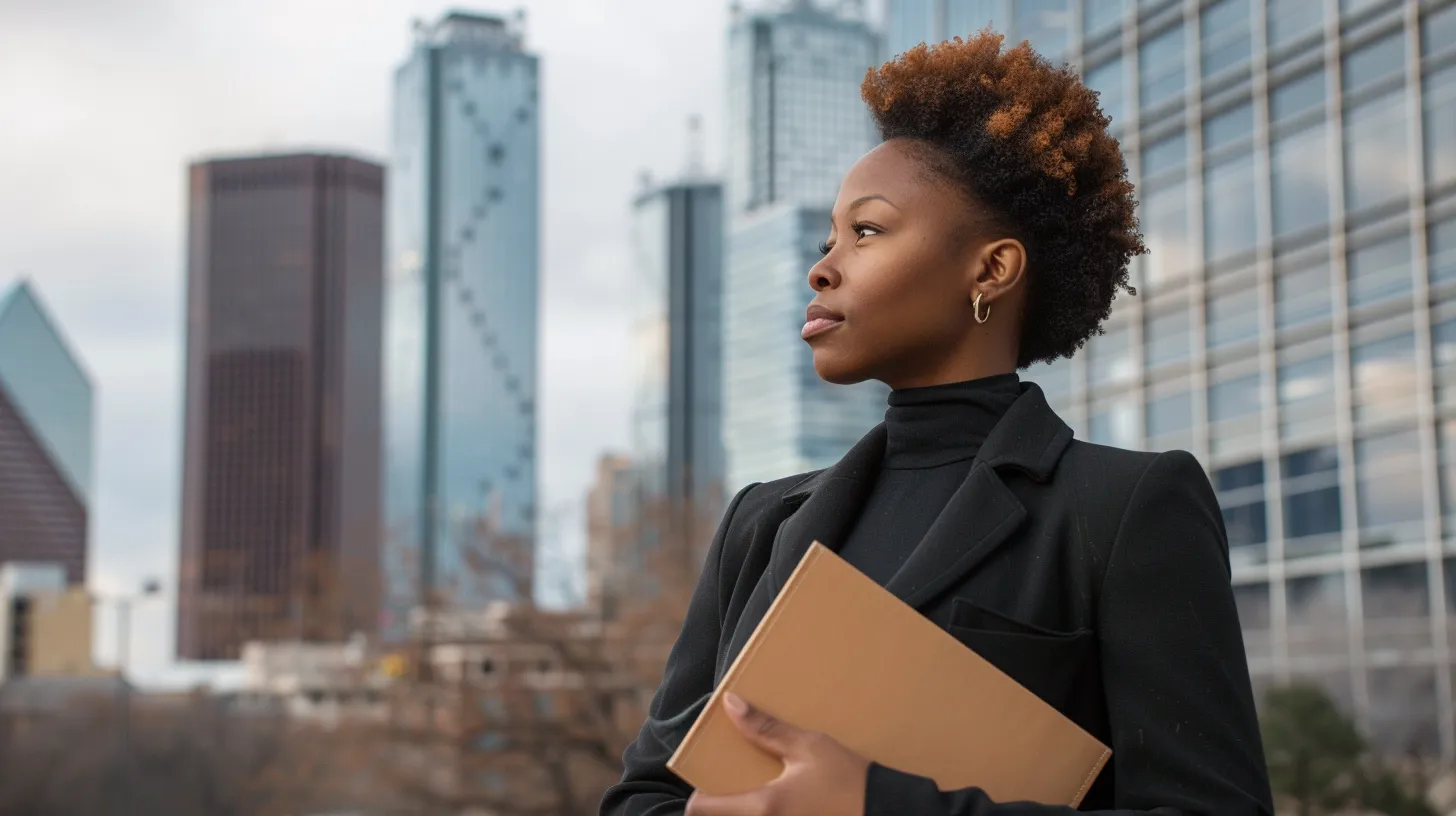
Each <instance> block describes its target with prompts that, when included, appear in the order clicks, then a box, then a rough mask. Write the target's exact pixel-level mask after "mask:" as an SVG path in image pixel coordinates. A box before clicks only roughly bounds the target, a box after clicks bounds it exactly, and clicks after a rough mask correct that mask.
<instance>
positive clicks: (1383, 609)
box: [1360, 561, 1431, 652]
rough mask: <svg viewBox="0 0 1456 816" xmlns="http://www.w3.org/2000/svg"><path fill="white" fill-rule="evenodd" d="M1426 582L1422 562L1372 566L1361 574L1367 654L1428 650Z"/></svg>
mask: <svg viewBox="0 0 1456 816" xmlns="http://www.w3.org/2000/svg"><path fill="white" fill-rule="evenodd" d="M1428 580H1429V579H1428V575H1427V570H1426V564H1425V562H1424V561H1417V562H1414V563H1408V564H1391V565H1388V566H1382V567H1371V568H1368V569H1366V570H1364V571H1363V572H1361V574H1360V594H1361V599H1360V600H1361V603H1362V605H1363V607H1364V613H1365V614H1364V617H1365V649H1366V651H1369V652H1378V651H1382V650H1385V649H1398V650H1401V651H1405V650H1410V649H1428V648H1430V646H1431V590H1430V584H1429V583H1428Z"/></svg>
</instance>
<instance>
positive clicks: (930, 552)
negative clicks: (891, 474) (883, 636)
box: [885, 462, 1026, 609]
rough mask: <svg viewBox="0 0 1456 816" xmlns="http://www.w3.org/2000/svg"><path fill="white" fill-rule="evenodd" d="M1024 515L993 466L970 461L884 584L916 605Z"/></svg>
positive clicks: (981, 556) (961, 573)
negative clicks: (961, 479) (958, 483)
mask: <svg viewBox="0 0 1456 816" xmlns="http://www.w3.org/2000/svg"><path fill="white" fill-rule="evenodd" d="M1025 520H1026V508H1024V507H1022V505H1021V501H1020V500H1018V499H1017V498H1016V494H1014V493H1012V492H1011V491H1010V489H1008V488H1007V487H1006V485H1005V484H1004V483H1003V482H1002V481H1001V477H1000V476H998V475H996V471H995V470H994V469H992V468H991V467H990V466H988V465H987V464H986V463H984V462H976V464H975V465H974V466H972V467H971V472H970V474H969V475H968V476H966V480H965V481H964V482H962V483H961V486H960V488H959V489H958V490H956V492H955V494H954V495H952V496H951V499H950V501H949V502H948V503H947V504H946V506H945V509H944V510H942V511H941V512H940V515H939V516H937V517H936V519H935V523H933V524H931V525H930V529H929V530H928V531H927V532H926V533H925V538H924V540H922V541H921V542H920V545H919V546H918V547H916V548H915V551H914V552H912V553H910V557H909V558H906V559H905V563H904V564H902V565H900V569H899V570H898V571H896V573H895V574H894V576H893V577H891V578H890V581H889V583H888V584H886V585H885V588H886V589H888V590H890V591H891V592H893V593H894V594H895V595H896V596H897V597H898V598H900V600H902V601H904V602H905V603H907V604H910V605H911V606H913V607H915V608H917V609H919V608H920V607H922V606H923V605H925V604H928V603H929V602H930V601H932V600H934V599H935V597H936V595H938V594H940V592H942V591H943V590H945V589H947V588H949V587H951V586H953V585H955V584H956V583H957V582H959V581H960V580H961V579H962V578H964V577H965V576H966V575H967V574H969V573H970V572H971V570H973V569H975V568H976V566H977V565H978V564H980V563H981V562H982V561H984V560H986V556H988V555H990V554H991V553H992V552H994V551H995V550H996V548H997V547H999V546H1001V544H1002V542H1004V541H1005V540H1006V539H1007V538H1010V536H1011V534H1012V533H1013V532H1015V531H1016V528H1018V527H1020V526H1021V523H1022V522H1023V521H1025Z"/></svg>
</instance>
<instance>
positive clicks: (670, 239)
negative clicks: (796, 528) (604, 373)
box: [632, 182, 726, 547]
mask: <svg viewBox="0 0 1456 816" xmlns="http://www.w3.org/2000/svg"><path fill="white" fill-rule="evenodd" d="M723 220H724V213H723V188H722V186H721V185H720V184H717V183H707V182H683V183H679V184H673V185H670V186H667V187H662V188H659V189H655V190H652V191H649V192H647V193H644V194H643V195H641V196H640V197H639V198H638V199H637V202H636V204H635V207H634V217H633V233H634V234H633V243H634V247H635V250H636V261H637V262H636V264H635V265H634V266H635V270H634V271H635V277H634V291H633V296H632V307H633V310H634V313H633V315H632V346H633V347H632V365H633V373H632V387H633V393H632V458H633V460H634V461H635V463H636V466H637V468H638V470H639V473H640V478H641V482H640V483H641V487H642V488H643V489H644V490H645V491H648V492H649V494H650V495H649V496H647V497H644V498H646V499H647V500H648V502H649V505H648V506H656V505H657V504H658V502H657V501H656V500H655V499H656V498H657V497H662V498H666V499H668V500H669V501H670V504H668V507H671V508H673V510H674V511H675V512H681V513H682V514H683V516H682V517H681V518H680V519H679V518H674V519H672V520H673V521H680V522H681V523H683V524H684V525H686V529H687V530H689V531H694V533H695V534H694V535H692V536H691V539H690V540H693V541H697V542H700V543H701V544H702V546H704V547H706V545H707V543H708V541H709V540H710V539H711V537H712V531H713V528H714V527H715V526H716V525H717V523H718V520H719V517H720V516H721V513H722V510H723V499H724V495H723V494H724V490H725V478H726V473H725V465H724V454H723ZM697 533H701V534H697Z"/></svg>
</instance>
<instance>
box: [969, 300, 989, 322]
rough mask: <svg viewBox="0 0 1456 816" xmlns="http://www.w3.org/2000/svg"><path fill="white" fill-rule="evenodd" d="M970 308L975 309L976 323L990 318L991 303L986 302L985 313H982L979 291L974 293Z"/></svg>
mask: <svg viewBox="0 0 1456 816" xmlns="http://www.w3.org/2000/svg"><path fill="white" fill-rule="evenodd" d="M971 308H972V309H973V310H974V311H975V315H976V322H977V323H985V322H986V321H987V320H990V319H991V304H989V303H988V304H986V314H985V315H982V314H981V293H980V292H977V293H976V299H975V300H973V301H971Z"/></svg>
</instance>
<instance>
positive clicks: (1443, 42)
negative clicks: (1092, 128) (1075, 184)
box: [890, 0, 1456, 760]
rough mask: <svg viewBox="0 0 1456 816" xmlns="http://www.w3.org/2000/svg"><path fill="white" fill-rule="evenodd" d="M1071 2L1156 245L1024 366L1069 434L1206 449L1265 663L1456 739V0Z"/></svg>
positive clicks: (1373, 714)
mask: <svg viewBox="0 0 1456 816" xmlns="http://www.w3.org/2000/svg"><path fill="white" fill-rule="evenodd" d="M1070 5H1071V6H1072V7H1075V8H1071V9H1070V10H1071V11H1072V12H1073V14H1072V17H1073V22H1072V30H1074V31H1076V32H1079V36H1076V37H1073V38H1072V40H1071V46H1070V48H1069V50H1068V53H1067V59H1068V60H1069V61H1070V62H1071V63H1072V64H1074V65H1077V66H1080V67H1081V68H1082V69H1083V70H1084V72H1085V76H1086V77H1087V81H1088V83H1089V84H1090V85H1092V86H1093V87H1094V88H1096V89H1097V90H1099V91H1100V92H1101V93H1102V98H1103V101H1104V105H1106V106H1107V108H1108V109H1109V110H1111V111H1112V112H1113V120H1114V126H1115V127H1116V128H1117V129H1118V131H1119V133H1121V134H1123V145H1124V150H1125V152H1126V153H1127V159H1128V166H1129V168H1130V169H1131V170H1132V175H1133V179H1134V181H1135V182H1136V183H1137V184H1138V189H1139V197H1140V199H1141V202H1142V204H1141V207H1140V210H1139V212H1140V217H1141V219H1142V225H1143V230H1144V233H1145V235H1146V238H1147V245H1148V247H1149V248H1150V250H1151V254H1150V255H1149V256H1147V257H1145V258H1143V259H1141V260H1140V261H1139V262H1138V266H1137V269H1136V270H1135V271H1136V274H1137V276H1138V281H1137V282H1138V285H1139V296H1138V297H1136V298H1122V299H1120V300H1119V301H1118V302H1117V303H1116V304H1114V309H1113V316H1112V318H1111V320H1110V321H1109V323H1108V325H1107V333H1106V335H1105V336H1103V337H1097V338H1094V339H1093V340H1092V342H1090V343H1089V344H1088V346H1087V348H1086V350H1085V352H1084V353H1082V354H1080V355H1078V357H1077V358H1076V359H1075V360H1072V361H1060V362H1058V363H1057V364H1055V365H1052V366H1038V367H1037V368H1036V369H1034V370H1032V371H1030V372H1027V373H1026V376H1027V377H1028V378H1030V379H1034V380H1037V381H1039V382H1042V383H1044V384H1045V390H1046V391H1047V393H1048V395H1049V396H1050V398H1051V400H1052V402H1053V405H1054V406H1055V407H1056V408H1057V410H1058V411H1059V412H1061V414H1062V415H1063V417H1064V418H1066V419H1067V421H1068V422H1069V423H1070V424H1071V425H1072V426H1073V428H1074V429H1075V430H1076V431H1077V435H1078V436H1079V437H1081V438H1084V439H1091V440H1092V441H1098V442H1108V443H1111V444H1122V445H1127V446H1129V447H1135V448H1143V449H1147V450H1165V449H1170V448H1184V449H1187V450H1191V451H1193V452H1194V453H1195V454H1196V455H1197V456H1198V457H1199V458H1200V459H1201V460H1202V461H1203V462H1204V463H1205V466H1206V467H1207V469H1208V471H1209V474H1210V480H1211V481H1212V482H1213V485H1214V488H1215V489H1216V491H1217V493H1218V497H1219V501H1220V504H1221V506H1222V508H1223V514H1224V522H1225V526H1226V528H1227V530H1228V536H1229V544H1230V561H1231V563H1232V567H1233V580H1234V584H1235V595H1236V598H1237V600H1238V603H1239V610H1240V615H1241V617H1242V619H1243V624H1244V627H1245V630H1246V641H1247V645H1248V649H1249V657H1250V665H1251V670H1252V672H1253V674H1254V681H1255V686H1256V688H1263V687H1267V686H1270V685H1273V684H1276V683H1281V682H1287V681H1291V680H1310V681H1313V682H1316V683H1319V684H1320V685H1322V686H1323V687H1324V688H1326V689H1328V690H1329V691H1330V693H1331V694H1332V695H1333V696H1334V698H1335V699H1336V700H1337V701H1338V702H1340V704H1341V705H1343V706H1345V707H1346V708H1347V709H1348V711H1349V712H1350V713H1352V714H1353V715H1354V716H1355V717H1356V719H1357V720H1358V722H1359V723H1360V724H1361V726H1362V727H1363V728H1364V729H1365V730H1366V732H1367V733H1368V734H1369V735H1370V737H1371V739H1372V741H1373V743H1374V745H1375V747H1376V748H1378V749H1380V750H1382V751H1385V752H1389V753H1393V754H1402V755H1403V754H1407V753H1410V752H1414V753H1417V754H1422V755H1427V756H1442V757H1445V758H1446V759H1448V760H1449V759H1451V758H1452V757H1453V756H1456V706H1453V700H1452V682H1453V673H1456V649H1453V647H1456V592H1453V590H1456V135H1453V134H1456V46H1453V45H1452V43H1456V3H1452V2H1450V1H1449V0H1440V1H1438V2H1431V1H1430V0H1423V1H1421V2H1416V1H1414V0H1412V1H1411V2H1397V1H1396V0H1369V1H1368V2H1358V3H1351V2H1345V3H1341V4H1337V5H1338V7H1339V19H1338V21H1336V20H1331V19H1329V17H1328V16H1327V15H1328V14H1329V13H1334V11H1335V6H1334V5H1329V4H1325V3H1315V2H1305V0H1217V1H1216V2H1192V1H1191V0H1190V1H1189V2H1184V3H1171V2H1164V3H1139V4H1137V5H1138V7H1139V8H1138V9H1137V13H1132V10H1131V9H1129V8H1128V6H1130V5H1132V4H1130V3H1118V2H1106V3H1104V2H1102V0H1083V2H1080V3H1072V4H1070ZM895 6H896V4H895V3H893V2H892V3H891V8H892V14H891V18H890V19H891V20H892V21H893V20H894V19H895V16H894V11H893V10H894V8H895ZM1336 22H1337V23H1338V25H1336V24H1335V23H1336ZM891 28H892V30H893V25H892V26H891ZM1131 44H1135V46H1134V45H1131ZM1133 47H1135V49H1136V50H1128V49H1129V48H1133ZM1134 64H1135V65H1136V70H1135V73H1133V74H1128V73H1125V72H1124V70H1123V68H1122V67H1121V66H1127V65H1134ZM1109 100H1110V102H1109ZM1337 228H1338V230H1339V231H1338V232H1336V229H1337Z"/></svg>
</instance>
